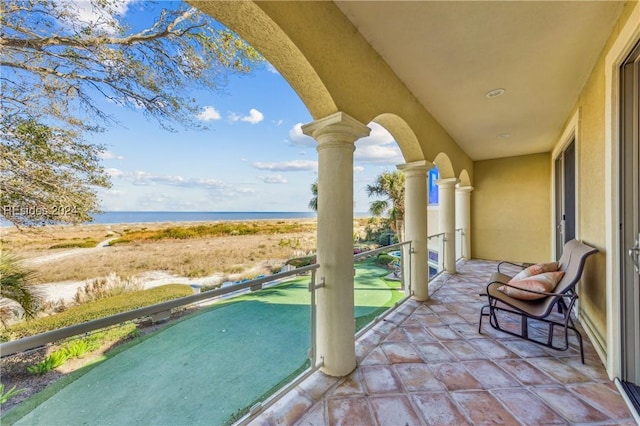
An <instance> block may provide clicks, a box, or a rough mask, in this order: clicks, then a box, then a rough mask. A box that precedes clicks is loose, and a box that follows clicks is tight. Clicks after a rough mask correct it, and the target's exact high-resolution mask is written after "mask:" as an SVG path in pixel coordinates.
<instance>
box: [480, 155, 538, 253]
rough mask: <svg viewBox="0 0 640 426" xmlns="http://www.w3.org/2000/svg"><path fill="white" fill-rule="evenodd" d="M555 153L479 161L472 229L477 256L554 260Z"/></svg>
mask: <svg viewBox="0 0 640 426" xmlns="http://www.w3.org/2000/svg"><path fill="white" fill-rule="evenodd" d="M549 156H550V154H548V153H544V154H535V155H525V156H520V157H509V158H501V159H496V160H485V161H478V162H476V163H475V165H474V169H475V179H474V188H475V189H474V191H473V194H472V196H471V229H472V238H471V241H472V243H471V244H472V246H471V247H472V248H471V252H472V253H473V257H474V258H480V259H491V260H510V261H515V262H543V261H548V260H549V259H550V256H551V253H550V251H549V238H550V235H549V234H550V231H549V229H550V216H549V211H550V208H551V204H550V196H549V188H550V185H551V167H550V162H549Z"/></svg>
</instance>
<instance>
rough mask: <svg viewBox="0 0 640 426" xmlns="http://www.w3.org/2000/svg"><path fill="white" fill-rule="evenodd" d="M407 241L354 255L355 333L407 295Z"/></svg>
mask: <svg viewBox="0 0 640 426" xmlns="http://www.w3.org/2000/svg"><path fill="white" fill-rule="evenodd" d="M409 247H410V243H408V242H407V243H402V244H394V245H392V246H388V247H383V248H381V249H378V250H372V251H368V252H365V253H360V254H358V255H356V256H355V258H354V259H355V263H354V268H355V277H354V283H353V287H354V305H355V306H354V311H355V320H356V332H358V331H360V330H362V329H364V328H365V327H366V326H367V325H369V324H370V323H371V322H372V321H374V320H375V319H376V318H377V317H380V316H381V315H384V313H385V312H387V311H388V310H389V309H391V308H393V307H394V306H395V304H396V303H397V302H399V301H400V300H402V299H403V298H404V297H405V294H410V291H411V290H410V289H408V290H407V291H405V287H406V286H408V285H410V282H411V277H410V271H411V267H410V263H409V262H410V256H408V254H409Z"/></svg>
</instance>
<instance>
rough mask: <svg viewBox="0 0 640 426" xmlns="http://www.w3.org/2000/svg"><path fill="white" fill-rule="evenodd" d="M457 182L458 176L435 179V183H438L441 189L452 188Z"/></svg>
mask: <svg viewBox="0 0 640 426" xmlns="http://www.w3.org/2000/svg"><path fill="white" fill-rule="evenodd" d="M458 182H460V181H459V180H458V178H444V179H437V180H436V185H438V186H439V187H440V188H442V189H445V188H453V187H455V186H456V185H457V184H458Z"/></svg>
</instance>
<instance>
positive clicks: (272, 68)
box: [267, 62, 280, 74]
mask: <svg viewBox="0 0 640 426" xmlns="http://www.w3.org/2000/svg"><path fill="white" fill-rule="evenodd" d="M267 71H269V72H270V73H273V74H280V72H278V70H277V69H276V67H274V66H273V65H271V64H270V63H269V62H267Z"/></svg>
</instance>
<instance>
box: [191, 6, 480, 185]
mask: <svg viewBox="0 0 640 426" xmlns="http://www.w3.org/2000/svg"><path fill="white" fill-rule="evenodd" d="M190 3H191V4H193V5H195V6H197V7H198V8H200V9H202V10H203V11H205V12H207V13H208V14H210V15H211V16H213V17H214V18H216V19H218V20H219V21H220V22H222V23H223V24H225V25H227V26H228V27H229V28H231V29H233V30H234V31H236V32H237V33H238V34H239V35H240V36H241V37H243V38H244V39H245V40H247V41H248V42H249V43H250V44H251V45H252V46H254V47H255V48H256V49H257V50H258V51H260V53H262V54H263V55H264V56H265V58H266V59H267V60H268V61H269V62H270V63H271V64H273V65H274V66H275V67H276V68H277V69H278V70H279V71H280V73H281V74H282V76H283V77H284V78H285V79H286V80H287V81H288V82H289V84H291V87H292V88H293V89H294V90H295V91H296V92H297V93H298V95H299V96H300V99H302V101H303V102H304V103H305V105H306V106H307V108H308V109H309V112H310V113H311V115H312V116H313V117H314V119H320V118H323V117H325V116H328V115H331V114H333V113H336V112H338V111H342V112H345V113H347V114H348V115H350V116H351V117H353V118H355V119H357V120H358V121H360V122H361V123H363V124H367V123H369V122H371V121H376V122H377V123H379V124H381V125H383V126H384V127H385V128H387V130H389V131H390V133H391V134H392V135H393V136H394V138H395V139H396V142H397V143H398V145H399V146H400V149H401V150H402V153H403V156H404V159H405V161H406V162H413V161H420V160H427V161H433V160H434V159H435V158H436V156H437V155H438V154H439V153H446V155H447V157H448V160H449V161H450V162H451V164H452V168H453V174H452V175H451V176H455V175H457V174H459V173H460V172H461V171H462V170H463V169H466V170H467V173H468V174H469V177H470V179H471V180H472V181H473V162H472V161H471V159H470V158H469V156H468V155H467V154H466V153H465V152H464V151H463V150H462V149H461V148H460V147H459V146H458V145H457V144H456V142H455V141H454V140H453V139H452V138H451V136H449V134H448V133H447V131H446V130H445V129H444V128H443V127H442V126H441V125H440V124H439V123H438V122H437V121H436V120H435V119H434V118H433V116H432V115H431V114H430V113H429V111H427V109H426V108H424V106H423V105H422V104H421V103H420V102H419V101H418V100H417V99H416V98H415V97H414V96H413V95H412V94H411V92H410V91H409V90H408V89H407V87H406V86H405V85H404V84H403V83H402V81H400V79H399V78H398V77H397V76H396V75H395V73H394V72H393V70H392V69H391V68H390V67H389V65H387V64H386V62H384V60H383V59H382V58H381V57H380V56H379V55H378V53H377V52H376V51H375V50H374V49H373V48H372V47H371V46H370V45H369V44H368V43H367V41H366V40H365V39H364V38H363V37H362V36H361V35H360V33H359V32H358V31H357V29H356V28H355V27H354V26H353V25H352V24H351V22H350V21H349V20H348V19H347V18H346V17H345V16H344V14H343V13H342V12H341V11H340V9H339V8H338V7H337V6H336V5H335V4H334V3H332V2H280V1H266V2H255V3H254V2H207V1H191V2H190Z"/></svg>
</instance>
